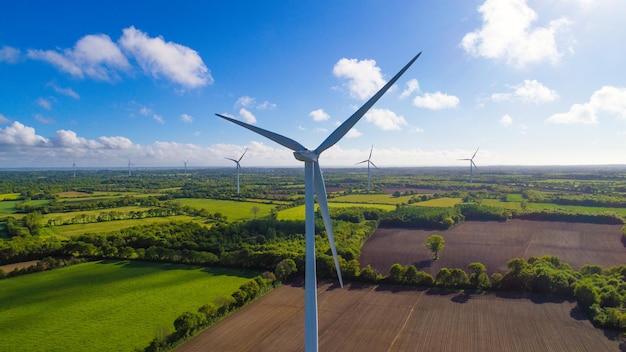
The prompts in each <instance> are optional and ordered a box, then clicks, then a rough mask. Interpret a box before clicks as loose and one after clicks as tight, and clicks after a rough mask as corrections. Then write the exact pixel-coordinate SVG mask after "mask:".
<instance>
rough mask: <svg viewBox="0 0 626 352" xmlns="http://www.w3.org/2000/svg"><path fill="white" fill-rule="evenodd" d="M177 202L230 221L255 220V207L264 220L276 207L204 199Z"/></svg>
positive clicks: (255, 203)
mask: <svg viewBox="0 0 626 352" xmlns="http://www.w3.org/2000/svg"><path fill="white" fill-rule="evenodd" d="M176 202H178V203H180V205H181V206H188V207H191V208H195V209H206V210H207V211H208V212H210V213H221V214H222V215H225V216H226V217H227V219H228V221H240V220H252V219H254V218H255V214H254V213H253V212H252V208H253V207H257V208H258V210H259V212H258V213H257V214H256V217H257V218H262V217H265V216H268V215H270V213H271V211H272V209H274V208H275V207H276V206H275V205H273V204H262V203H257V202H237V201H232V200H218V199H204V198H202V199H200V198H178V199H176Z"/></svg>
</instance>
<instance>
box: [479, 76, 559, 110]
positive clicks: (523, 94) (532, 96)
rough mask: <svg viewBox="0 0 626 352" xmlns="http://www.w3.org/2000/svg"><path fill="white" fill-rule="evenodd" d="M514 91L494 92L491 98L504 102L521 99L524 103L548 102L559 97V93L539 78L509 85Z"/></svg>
mask: <svg viewBox="0 0 626 352" xmlns="http://www.w3.org/2000/svg"><path fill="white" fill-rule="evenodd" d="M509 88H511V89H512V90H513V93H494V94H492V95H491V100H492V101H495V102H502V101H507V100H519V101H522V102H524V103H534V104H540V103H547V102H551V101H555V100H557V99H559V94H558V93H557V92H556V91H555V90H552V89H550V88H548V87H546V86H544V85H543V84H541V83H540V82H538V81H537V80H534V79H533V80H530V79H525V80H524V82H523V83H520V84H518V85H515V86H509Z"/></svg>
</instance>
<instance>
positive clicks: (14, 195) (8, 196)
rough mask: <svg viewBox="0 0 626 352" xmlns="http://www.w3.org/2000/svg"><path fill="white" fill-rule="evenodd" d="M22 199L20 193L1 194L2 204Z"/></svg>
mask: <svg viewBox="0 0 626 352" xmlns="http://www.w3.org/2000/svg"><path fill="white" fill-rule="evenodd" d="M19 198H20V193H1V194H0V202H1V201H3V200H18V199H19Z"/></svg>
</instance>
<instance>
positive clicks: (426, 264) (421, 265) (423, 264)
mask: <svg viewBox="0 0 626 352" xmlns="http://www.w3.org/2000/svg"><path fill="white" fill-rule="evenodd" d="M434 263H435V261H434V260H432V259H426V260H420V261H419V262H415V263H413V265H415V267H416V268H417V270H422V271H423V270H424V269H425V268H430V267H432V266H433V264H434Z"/></svg>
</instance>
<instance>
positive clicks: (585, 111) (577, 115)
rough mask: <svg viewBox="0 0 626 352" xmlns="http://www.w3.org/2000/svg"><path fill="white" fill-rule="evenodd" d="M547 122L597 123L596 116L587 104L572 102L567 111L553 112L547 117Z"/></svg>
mask: <svg viewBox="0 0 626 352" xmlns="http://www.w3.org/2000/svg"><path fill="white" fill-rule="evenodd" d="M547 122H549V123H555V124H565V125H574V124H583V125H591V124H595V123H598V116H597V115H596V111H595V110H594V109H593V108H592V107H591V106H590V105H589V104H574V105H572V107H570V109H569V111H568V112H565V113H559V114H554V115H552V116H550V117H549V118H548V120H547Z"/></svg>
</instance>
